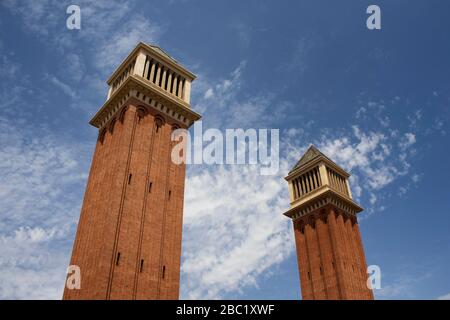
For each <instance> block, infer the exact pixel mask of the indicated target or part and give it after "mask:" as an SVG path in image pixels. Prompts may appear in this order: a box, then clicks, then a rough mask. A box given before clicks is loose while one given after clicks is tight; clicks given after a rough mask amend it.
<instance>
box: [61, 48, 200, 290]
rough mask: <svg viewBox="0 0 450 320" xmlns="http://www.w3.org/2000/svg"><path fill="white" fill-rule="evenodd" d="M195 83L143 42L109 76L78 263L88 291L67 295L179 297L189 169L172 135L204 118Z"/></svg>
mask: <svg viewBox="0 0 450 320" xmlns="http://www.w3.org/2000/svg"><path fill="white" fill-rule="evenodd" d="M194 79H195V76H194V75H193V74H192V73H191V72H189V71H188V70H187V69H185V68H184V67H183V66H181V65H180V64H179V63H178V62H177V61H176V60H174V59H173V58H171V57H170V56H169V55H168V54H167V53H166V52H164V51H163V50H162V49H160V48H159V47H157V46H152V45H147V44H144V43H139V44H138V45H137V46H136V48H135V49H134V50H133V51H132V52H131V53H130V54H129V55H128V57H127V58H126V59H125V60H124V61H123V62H122V63H121V64H120V66H119V67H118V68H117V69H116V71H115V72H114V73H113V74H112V76H111V77H110V79H109V80H108V85H109V92H108V96H107V101H106V102H105V103H104V105H103V106H102V107H101V108H100V110H99V111H98V112H97V113H96V114H95V116H94V117H93V118H92V120H91V121H90V124H91V125H93V126H94V127H96V128H98V131H99V133H98V139H97V144H96V147H95V152H94V156H93V160H92V164H91V169H90V173H89V178H88V182H87V186H86V191H85V195H84V200H83V205H82V209H81V214H80V220H79V223H78V229H77V233H76V238H75V242H74V246H73V251H72V258H71V261H70V264H71V265H76V266H79V267H80V271H81V289H68V288H67V287H66V288H65V290H64V295H63V299H178V297H179V287H180V259H181V232H182V221H183V198H184V181H185V165H184V164H180V165H177V164H174V163H173V162H172V161H171V149H172V145H173V143H174V142H172V141H171V134H172V131H173V130H174V129H177V128H188V127H189V126H191V125H192V124H193V123H194V121H196V120H198V119H200V115H199V114H197V113H195V112H194V111H192V110H191V108H190V104H189V101H190V88H191V82H192V81H193V80H194Z"/></svg>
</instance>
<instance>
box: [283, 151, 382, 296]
mask: <svg viewBox="0 0 450 320" xmlns="http://www.w3.org/2000/svg"><path fill="white" fill-rule="evenodd" d="M348 177H349V174H348V173H347V172H345V171H344V170H343V169H342V168H340V167H339V166H338V165H337V164H335V163H334V162H333V161H331V160H330V159H329V158H328V157H326V156H325V155H324V154H323V153H321V152H320V151H319V150H318V149H317V148H315V147H314V146H311V147H310V148H309V149H308V150H307V151H306V153H305V154H304V155H303V157H302V158H301V159H300V160H299V161H298V162H297V164H296V165H295V166H294V168H292V170H291V171H290V172H289V174H288V176H287V177H286V178H285V179H286V180H287V181H288V183H289V193H290V198H291V208H290V209H289V210H288V211H287V212H285V213H284V214H285V215H286V216H288V217H289V218H291V219H292V221H293V224H294V233H295V243H296V247H297V260H298V267H299V272H300V283H301V289H302V298H303V299H304V300H316V299H330V300H339V299H358V300H372V299H373V293H372V290H370V289H369V288H368V287H367V273H366V272H367V271H366V270H367V264H366V259H365V255H364V249H363V244H362V240H361V235H360V232H359V228H358V220H357V218H356V214H357V213H359V212H361V211H362V210H363V209H362V208H361V207H360V206H359V205H358V204H357V203H355V202H354V201H353V200H352V194H351V191H350V186H349V183H348Z"/></svg>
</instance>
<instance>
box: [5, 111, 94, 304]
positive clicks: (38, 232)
mask: <svg viewBox="0 0 450 320" xmlns="http://www.w3.org/2000/svg"><path fill="white" fill-rule="evenodd" d="M0 145H1V148H0V203H1V204H2V206H1V209H0V270H1V273H0V299H24V298H27V299H45V298H48V299H59V298H60V297H61V292H62V291H61V290H62V288H63V285H64V272H65V268H66V266H67V263H68V258H69V255H70V248H71V246H72V240H73V239H72V237H68V236H69V235H73V232H74V228H75V222H76V219H77V218H78V215H79V208H80V205H81V203H80V199H81V195H82V191H83V190H82V189H83V186H84V181H85V179H86V173H85V172H86V170H87V168H86V167H83V166H82V165H81V164H86V163H87V162H88V153H89V152H90V150H88V149H90V148H89V147H85V146H82V145H80V146H78V145H73V144H68V143H66V142H61V141H59V140H58V139H57V138H55V137H53V136H51V135H47V134H44V133H42V132H40V131H39V129H38V128H36V127H30V126H29V125H28V124H27V123H26V122H23V121H22V122H21V123H20V125H18V123H12V122H10V121H9V120H7V119H5V118H1V117H0Z"/></svg>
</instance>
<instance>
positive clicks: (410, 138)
mask: <svg viewBox="0 0 450 320" xmlns="http://www.w3.org/2000/svg"><path fill="white" fill-rule="evenodd" d="M414 143H416V135H415V134H414V133H411V132H407V133H405V134H404V135H403V137H402V139H400V141H399V143H398V145H399V147H400V149H402V150H403V151H404V150H406V149H408V148H409V147H410V146H412V145H413V144H414Z"/></svg>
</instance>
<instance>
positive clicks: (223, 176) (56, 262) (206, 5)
mask: <svg viewBox="0 0 450 320" xmlns="http://www.w3.org/2000/svg"><path fill="white" fill-rule="evenodd" d="M69 4H73V2H70V3H69V2H66V1H52V0H41V1H33V2H32V1H11V0H2V1H0V6H1V10H0V80H1V81H0V95H1V99H0V203H1V204H2V205H1V207H0V298H3V299H15V298H22V299H23V298H50V299H59V298H60V297H61V294H62V288H63V284H64V277H65V275H64V273H65V268H66V267H67V265H68V263H69V257H70V252H71V247H72V243H73V239H74V233H75V230H76V222H77V220H78V217H79V210H80V205H81V201H82V197H83V192H84V186H85V183H86V178H87V172H88V169H89V165H90V161H91V155H92V152H93V148H94V143H95V140H96V136H97V132H96V129H95V128H93V127H91V126H89V125H88V121H89V119H90V117H91V116H92V115H93V114H94V113H95V111H96V110H97V109H98V108H99V107H100V106H101V105H102V104H103V102H104V101H105V99H106V94H107V87H106V83H105V81H106V79H107V78H108V76H109V75H110V74H111V73H112V72H113V70H114V68H115V66H117V65H118V64H119V63H120V62H121V60H122V59H123V58H124V57H125V56H126V55H127V53H128V52H129V51H130V50H131V49H132V48H133V47H134V46H135V45H136V44H137V43H138V42H139V41H143V42H148V43H152V44H157V45H159V46H161V47H162V48H164V49H165V50H166V51H167V52H168V53H170V54H171V55H172V56H173V57H175V58H176V59H177V60H179V61H180V62H182V64H183V65H185V66H186V67H188V68H189V69H190V70H192V71H193V72H194V73H195V74H197V76H198V79H197V80H196V81H195V82H194V83H193V86H192V99H191V104H192V107H193V108H194V110H196V111H198V112H200V113H202V115H203V126H204V128H219V129H225V128H256V129H259V128H278V129H280V148H281V149H280V172H279V173H278V174H277V175H274V176H260V175H259V174H258V172H259V171H258V170H257V169H256V168H254V167H253V166H245V165H244V166H242V165H241V166H228V167H224V166H218V165H217V166H207V165H191V166H189V167H188V175H187V181H186V199H185V219H184V234H183V261H182V282H181V297H182V298H188V299H195V298H224V299H236V298H242V299H298V298H299V297H300V289H299V279H298V271H297V264H296V260H295V253H294V243H293V234H292V229H291V225H290V222H289V221H288V219H287V218H285V217H283V216H282V215H281V214H282V212H283V211H284V210H285V209H286V208H287V207H288V205H289V199H288V193H287V185H286V182H285V181H284V180H283V176H284V175H285V174H286V173H287V172H288V170H289V168H290V167H291V166H293V165H294V164H295V161H296V160H297V159H298V158H299V157H300V156H301V154H302V152H303V151H304V150H305V149H306V148H307V147H308V146H309V144H311V143H314V144H316V145H317V146H318V147H319V148H320V149H321V150H322V151H323V152H324V153H326V154H327V155H329V156H330V157H331V158H333V159H334V160H336V161H337V162H338V163H339V164H340V165H341V166H343V167H344V168H345V169H347V170H348V171H349V172H350V173H351V174H352V180H351V185H352V190H353V194H354V196H355V198H356V200H357V201H359V202H360V203H361V205H362V206H363V207H364V208H365V211H364V212H363V213H362V215H361V217H360V227H361V230H362V235H363V240H364V246H365V249H366V256H367V260H368V263H369V264H375V265H379V266H380V268H381V272H382V279H381V285H382V289H380V290H376V292H375V295H376V297H377V298H379V299H437V298H450V286H449V283H450V275H449V274H448V272H446V270H449V268H450V257H449V249H450V248H449V243H450V235H449V233H448V230H449V227H450V217H449V216H448V212H449V210H450V201H449V186H448V181H450V173H449V170H448V166H447V164H448V163H449V162H450V151H449V148H448V146H449V143H448V134H449V129H450V128H449V120H450V86H449V85H450V75H449V74H450V72H449V71H450V62H449V59H448V57H449V56H450V43H449V41H448V30H449V29H450V22H449V21H448V19H447V13H448V12H449V10H450V4H449V3H447V1H437V0H435V1H414V2H412V1H395V2H393V1H375V2H372V1H370V2H369V1H339V2H337V1H295V2H294V1H262V0H258V1H256V0H253V1H250V0H249V1H200V0H179V1H178V0H172V1H158V2H157V1H134V0H127V1H122V2H113V1H106V0H105V1H103V0H101V1H95V2H92V3H90V2H89V1H78V2H77V3H76V4H78V5H79V6H80V7H81V30H68V29H67V28H66V18H67V14H66V8H67V6H68V5H69ZM370 4H377V5H379V6H380V8H381V14H382V29H381V30H377V31H370V30H368V29H367V28H366V26H365V22H366V18H367V16H368V15H367V14H366V13H365V12H366V8H367V6H368V5H370Z"/></svg>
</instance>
